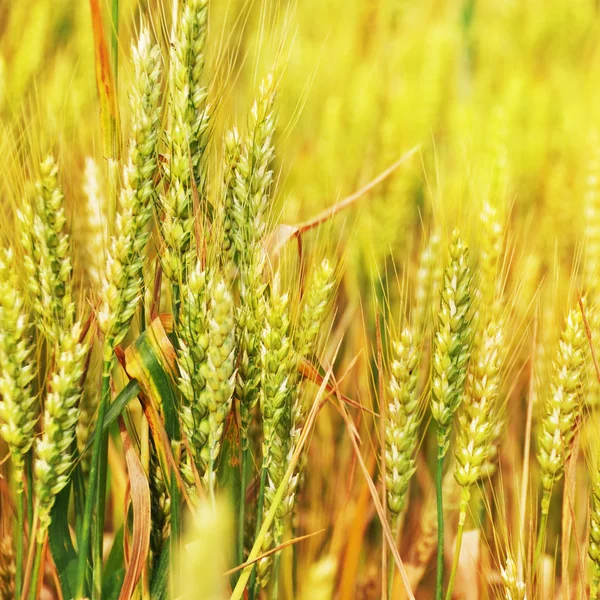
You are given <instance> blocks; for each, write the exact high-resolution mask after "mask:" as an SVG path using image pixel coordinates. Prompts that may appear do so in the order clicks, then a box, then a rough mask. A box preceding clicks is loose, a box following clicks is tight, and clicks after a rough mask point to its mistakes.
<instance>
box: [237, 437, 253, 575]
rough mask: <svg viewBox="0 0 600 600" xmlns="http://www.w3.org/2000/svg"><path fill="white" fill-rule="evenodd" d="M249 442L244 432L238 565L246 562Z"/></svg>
mask: <svg viewBox="0 0 600 600" xmlns="http://www.w3.org/2000/svg"><path fill="white" fill-rule="evenodd" d="M247 443H248V440H247V439H245V433H244V432H242V448H243V450H242V464H241V471H240V500H239V501H240V504H239V508H238V548H237V558H238V564H239V565H241V564H242V563H243V562H244V524H245V519H246V485H247V478H246V471H247V466H248V458H249V457H250V448H248V447H246V448H244V444H247Z"/></svg>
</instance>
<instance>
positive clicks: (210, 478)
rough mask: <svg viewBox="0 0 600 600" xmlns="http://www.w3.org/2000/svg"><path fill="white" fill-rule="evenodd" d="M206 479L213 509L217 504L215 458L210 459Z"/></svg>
mask: <svg viewBox="0 0 600 600" xmlns="http://www.w3.org/2000/svg"><path fill="white" fill-rule="evenodd" d="M206 480H207V483H208V497H209V499H210V503H211V505H212V507H213V509H214V508H215V506H216V499H215V462H214V460H213V459H212V458H211V459H210V460H209V461H208V469H207V472H206Z"/></svg>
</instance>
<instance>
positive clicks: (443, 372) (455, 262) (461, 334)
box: [431, 229, 471, 457]
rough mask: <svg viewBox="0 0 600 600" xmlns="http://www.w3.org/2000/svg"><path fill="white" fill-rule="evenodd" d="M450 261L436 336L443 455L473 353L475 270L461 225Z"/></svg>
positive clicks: (435, 387)
mask: <svg viewBox="0 0 600 600" xmlns="http://www.w3.org/2000/svg"><path fill="white" fill-rule="evenodd" d="M449 253H450V262H449V264H448V266H447V267H446V269H445V271H444V279H443V284H442V288H441V290H440V308H439V311H438V314H437V320H438V324H437V331H436V334H435V339H434V353H433V357H432V362H433V379H432V384H431V396H432V401H431V412H432V415H433V418H434V419H435V421H436V422H437V425H438V434H437V436H438V448H439V453H440V455H441V456H442V457H443V456H444V455H445V454H446V452H447V451H448V446H449V445H450V436H449V431H450V427H451V425H452V418H453V416H454V413H455V412H456V410H457V408H458V407H459V405H460V402H461V399H462V393H463V387H464V382H465V378H466V376H467V365H468V362H469V357H470V339H471V329H470V324H469V311H470V308H471V271H470V269H469V265H468V259H469V252H468V249H467V247H466V246H465V244H464V243H463V241H462V239H461V238H460V233H459V231H458V229H455V230H454V232H453V234H452V242H451V243H450V247H449Z"/></svg>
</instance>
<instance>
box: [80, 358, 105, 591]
mask: <svg viewBox="0 0 600 600" xmlns="http://www.w3.org/2000/svg"><path fill="white" fill-rule="evenodd" d="M111 370H112V358H108V359H107V358H106V356H105V360H104V365H103V368H102V389H101V392H100V405H99V407H98V417H97V419H96V429H95V430H94V435H93V440H94V441H93V446H92V459H91V461H90V476H89V480H88V490H87V496H86V498H85V508H84V513H83V526H82V530H81V540H80V543H79V556H78V562H77V580H76V581H77V584H76V586H75V597H76V598H78V599H79V598H83V597H84V596H85V594H84V587H85V576H86V571H87V559H88V548H89V543H90V533H91V530H92V513H93V511H94V504H95V501H96V487H97V484H98V473H99V466H100V465H99V463H100V453H101V451H102V445H103V437H104V436H103V432H102V430H103V428H104V417H105V414H106V408H107V405H108V398H109V394H110V373H111ZM98 520H100V515H98V518H97V519H96V523H95V535H96V536H98V535H100V537H102V530H101V529H100V527H99V526H100V524H99V523H98ZM101 520H102V521H103V519H101ZM99 529H100V531H99Z"/></svg>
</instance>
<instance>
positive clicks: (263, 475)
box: [248, 467, 267, 600]
mask: <svg viewBox="0 0 600 600" xmlns="http://www.w3.org/2000/svg"><path fill="white" fill-rule="evenodd" d="M266 483H267V469H266V468H265V467H263V468H262V469H261V472H260V489H259V491H258V503H257V505H256V532H255V534H254V537H255V539H256V537H257V536H258V532H259V531H260V528H261V527H262V517H263V509H264V506H265V486H266ZM257 571H258V566H257V565H254V568H253V569H252V575H251V576H250V585H249V586H248V587H249V590H250V593H249V596H248V597H249V600H254V597H255V595H256V575H257Z"/></svg>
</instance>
